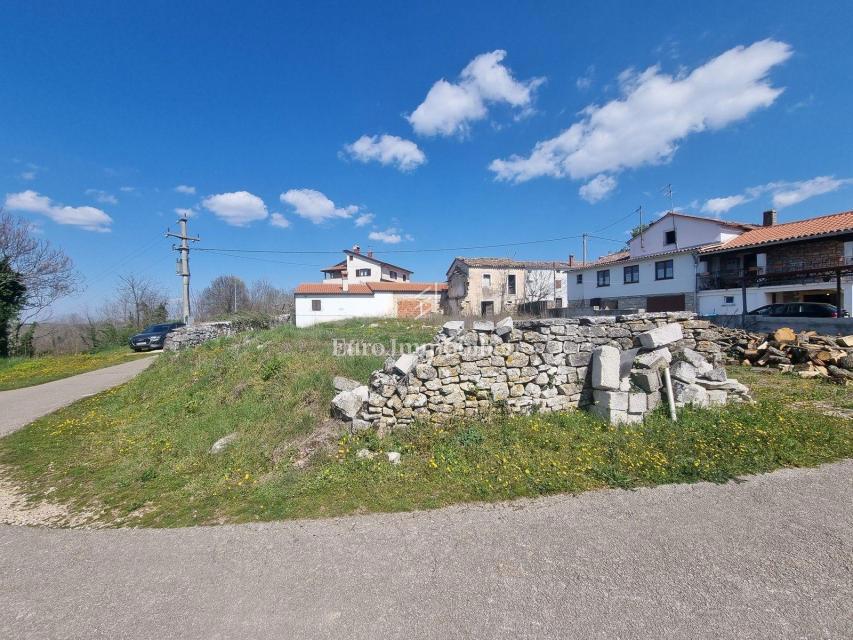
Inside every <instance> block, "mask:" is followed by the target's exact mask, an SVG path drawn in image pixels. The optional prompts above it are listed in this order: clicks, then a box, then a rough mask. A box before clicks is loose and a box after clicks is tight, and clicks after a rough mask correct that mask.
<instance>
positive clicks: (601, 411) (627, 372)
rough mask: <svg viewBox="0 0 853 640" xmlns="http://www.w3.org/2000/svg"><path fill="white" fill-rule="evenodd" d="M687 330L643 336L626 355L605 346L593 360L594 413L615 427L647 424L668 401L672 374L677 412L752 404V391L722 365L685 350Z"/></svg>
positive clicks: (660, 329)
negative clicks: (687, 408) (667, 380)
mask: <svg viewBox="0 0 853 640" xmlns="http://www.w3.org/2000/svg"><path fill="white" fill-rule="evenodd" d="M682 339H683V334H682V329H681V325H679V324H668V325H664V326H662V327H658V328H656V329H653V330H651V331H648V332H646V333H643V334H641V335H639V336H638V342H639V344H640V345H641V346H640V347H639V348H634V349H628V350H625V351H620V350H619V349H617V348H616V347H612V346H602V347H599V348H597V349H595V350H594V351H593V352H592V358H591V361H590V365H591V367H590V369H591V380H590V383H591V385H592V389H593V392H592V400H593V404H592V405H590V407H589V410H590V411H591V412H592V413H594V414H595V415H597V416H599V417H601V418H603V419H605V420H607V421H608V422H610V423H611V424H630V423H635V422H642V421H643V419H644V418H645V416H646V414H648V413H650V412H652V411H654V410H655V409H656V408H657V407H658V405H660V403H661V402H666V401H667V397H666V394H667V390H666V385H665V384H664V380H665V373H664V372H665V370H668V371H669V374H670V379H671V386H672V396H673V402H674V404H675V406H676V407H685V406H688V405H690V406H698V407H708V406H719V405H724V404H726V403H728V402H744V401H749V400H751V398H750V396H749V389H747V387H746V386H745V385H743V384H741V383H740V382H738V381H737V380H735V379H733V378H732V379H729V378H728V376H727V375H726V370H725V369H724V368H723V367H722V365H721V364H720V363H719V362H716V361H708V360H707V359H706V358H705V356H703V355H702V354H701V353H699V352H698V351H695V350H693V349H691V348H689V347H686V346H683V345H679V344H676V343H681V342H682Z"/></svg>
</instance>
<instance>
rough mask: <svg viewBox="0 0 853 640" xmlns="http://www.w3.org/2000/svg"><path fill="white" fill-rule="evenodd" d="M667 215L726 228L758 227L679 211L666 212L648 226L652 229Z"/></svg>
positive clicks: (748, 223) (747, 228) (746, 228)
mask: <svg viewBox="0 0 853 640" xmlns="http://www.w3.org/2000/svg"><path fill="white" fill-rule="evenodd" d="M667 215H672V216H679V217H681V218H694V219H696V220H704V221H705V222H716V223H717V224H722V225H725V226H727V227H738V228H740V229H744V230H749V229H755V228H756V227H758V226H760V225H757V224H752V223H750V222H737V221H735V220H717V219H716V218H709V217H707V216H697V215H695V214H693V213H683V212H681V211H668V212H667V213H666V214H664V215H662V216H661V217H660V218H658V219H657V220H655V221H654V222H652V223H651V224H650V225H649V226H650V227H652V226H654V225H656V224H657V223H658V222H660V221H661V220H663V219H664V218H666V216H667Z"/></svg>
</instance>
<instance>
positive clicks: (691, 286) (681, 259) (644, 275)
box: [567, 253, 696, 300]
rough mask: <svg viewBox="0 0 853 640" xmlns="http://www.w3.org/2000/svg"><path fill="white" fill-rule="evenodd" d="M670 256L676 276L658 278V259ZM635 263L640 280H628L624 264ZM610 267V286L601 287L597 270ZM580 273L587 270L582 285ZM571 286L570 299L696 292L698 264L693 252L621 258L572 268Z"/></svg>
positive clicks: (569, 286) (569, 288)
mask: <svg viewBox="0 0 853 640" xmlns="http://www.w3.org/2000/svg"><path fill="white" fill-rule="evenodd" d="M670 259H671V260H672V261H673V265H672V266H673V278H672V280H655V262H659V261H662V260H670ZM634 264H636V265H639V267H640V281H639V282H637V283H634V284H625V278H624V271H623V268H624V267H627V266H630V265H634ZM606 269H610V286H609V287H599V286H598V285H597V283H598V277H597V273H598V272H599V271H604V270H606ZM578 273H582V274H583V284H580V285H579V284H577V283H576V281H577V274H578ZM567 286H568V291H569V300H589V299H590V298H622V297H625V296H650V295H651V296H654V295H666V294H673V293H693V292H694V291H695V290H696V265H695V261H694V258H693V254H691V253H683V254H679V255H674V256H659V257H657V258H649V259H648V260H631V261H627V262H618V263H616V264H613V265H610V266H609V267H608V266H606V265H602V266H600V267H593V268H590V269H584V270H583V271H570V272H569V274H568V285H567Z"/></svg>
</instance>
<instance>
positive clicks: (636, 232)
mask: <svg viewBox="0 0 853 640" xmlns="http://www.w3.org/2000/svg"><path fill="white" fill-rule="evenodd" d="M650 226H652V225H650V224H645V223H644V224H638V225H637V226H636V227H634V228H633V229H631V240H633V239H634V238H636V237H637V236H638V235H640V234H641V233H644V232H645V231H646V229H648V228H649V227H650ZM629 242H630V240H629ZM625 248H626V249H627V248H628V243H627V242H626V243H625Z"/></svg>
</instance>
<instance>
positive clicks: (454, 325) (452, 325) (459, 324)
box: [441, 320, 465, 336]
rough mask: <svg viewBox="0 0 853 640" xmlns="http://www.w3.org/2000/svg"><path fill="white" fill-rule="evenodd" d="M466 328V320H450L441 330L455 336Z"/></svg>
mask: <svg viewBox="0 0 853 640" xmlns="http://www.w3.org/2000/svg"><path fill="white" fill-rule="evenodd" d="M464 329H465V322H464V321H462V320H451V321H450V322H445V323H444V325H443V326H442V327H441V330H442V331H443V332H444V334H445V335H448V336H455V335H456V334H458V333H459V332H460V331H463V330H464Z"/></svg>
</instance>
